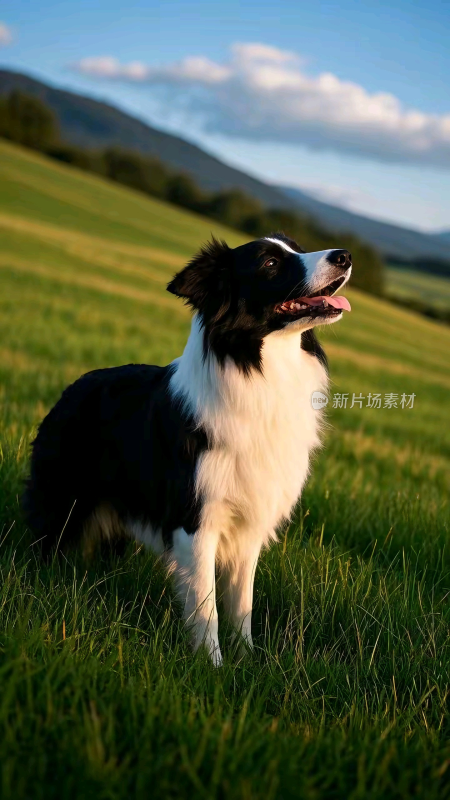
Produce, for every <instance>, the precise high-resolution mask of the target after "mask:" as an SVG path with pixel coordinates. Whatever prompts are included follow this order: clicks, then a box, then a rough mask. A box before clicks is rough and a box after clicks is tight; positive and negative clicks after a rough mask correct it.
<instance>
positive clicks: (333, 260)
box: [327, 250, 352, 269]
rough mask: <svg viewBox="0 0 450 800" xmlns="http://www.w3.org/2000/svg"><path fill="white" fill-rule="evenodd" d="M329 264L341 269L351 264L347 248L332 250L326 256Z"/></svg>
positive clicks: (350, 256) (350, 255)
mask: <svg viewBox="0 0 450 800" xmlns="http://www.w3.org/2000/svg"><path fill="white" fill-rule="evenodd" d="M327 261H328V263H329V264H333V266H335V267H341V268H342V269H349V267H351V265H352V254H351V253H349V252H348V250H332V251H331V253H329V254H328V256H327Z"/></svg>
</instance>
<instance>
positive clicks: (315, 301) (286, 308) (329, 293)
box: [275, 276, 352, 318]
mask: <svg viewBox="0 0 450 800" xmlns="http://www.w3.org/2000/svg"><path fill="white" fill-rule="evenodd" d="M344 282H345V277H344V276H342V277H341V278H338V279H337V280H336V281H333V283H329V284H328V286H325V287H324V288H323V289H320V294H319V292H317V293H316V294H314V295H311V296H310V297H296V298H294V299H293V300H285V301H284V302H283V303H278V304H277V305H276V306H275V311H276V312H277V314H286V315H288V316H290V317H297V318H300V317H334V316H337V315H338V314H341V313H342V311H351V310H352V307H351V305H350V303H349V302H348V300H347V298H346V297H343V296H342V295H341V296H339V295H338V296H336V295H335V292H337V291H338V289H339V288H340V287H341V286H342V284H343V283H344Z"/></svg>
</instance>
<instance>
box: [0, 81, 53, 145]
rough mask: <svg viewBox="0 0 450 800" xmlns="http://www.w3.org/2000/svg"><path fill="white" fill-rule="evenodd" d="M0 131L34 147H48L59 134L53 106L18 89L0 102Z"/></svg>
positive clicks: (0, 133) (13, 139)
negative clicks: (49, 106) (50, 106)
mask: <svg viewBox="0 0 450 800" xmlns="http://www.w3.org/2000/svg"><path fill="white" fill-rule="evenodd" d="M0 135H1V136H4V137H5V138H6V139H11V140H12V141H13V142H18V143H19V144H22V145H24V146H25V147H31V148H33V150H46V148H47V147H49V146H50V145H51V144H52V143H54V142H56V141H58V138H59V134H58V125H57V122H56V118H55V115H54V114H53V112H52V111H51V109H50V108H48V107H47V106H46V105H44V103H42V102H41V101H40V100H39V99H38V98H37V97H32V96H31V95H28V94H25V93H24V92H21V91H19V90H16V89H15V90H14V91H12V92H11V93H10V94H9V95H8V96H7V97H6V98H5V99H4V100H3V101H2V103H1V105H0Z"/></svg>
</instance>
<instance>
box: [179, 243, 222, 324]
mask: <svg viewBox="0 0 450 800" xmlns="http://www.w3.org/2000/svg"><path fill="white" fill-rule="evenodd" d="M232 260H233V256H232V250H231V248H230V247H228V245H227V243H226V242H223V241H218V239H216V238H215V237H214V236H213V237H212V239H211V241H210V242H208V243H207V244H206V245H204V246H203V247H202V248H201V250H200V252H199V253H197V255H195V256H194V257H193V258H192V259H191V261H190V262H189V264H188V265H187V266H186V267H185V268H184V269H182V270H181V272H178V273H177V274H176V275H175V277H174V278H173V279H172V280H171V281H170V283H169V284H168V286H167V291H168V292H171V293H172V294H176V295H177V296H178V297H183V298H184V299H185V300H187V302H188V303H189V305H191V306H193V308H195V309H197V310H201V309H203V308H204V307H205V305H208V306H211V304H213V305H217V306H218V307H220V306H221V305H223V304H224V302H226V299H227V297H228V296H229V291H230V275H231V266H232Z"/></svg>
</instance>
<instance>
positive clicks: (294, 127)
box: [74, 43, 450, 168]
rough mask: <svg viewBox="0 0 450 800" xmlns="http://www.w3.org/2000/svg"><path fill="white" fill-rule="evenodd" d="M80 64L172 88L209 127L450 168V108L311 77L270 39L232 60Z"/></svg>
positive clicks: (237, 51) (91, 71)
mask: <svg viewBox="0 0 450 800" xmlns="http://www.w3.org/2000/svg"><path fill="white" fill-rule="evenodd" d="M74 68H75V69H76V70H77V71H79V72H81V73H83V74H85V75H90V76H93V77H97V78H107V79H110V80H125V81H131V82H141V83H145V84H149V85H154V86H158V85H159V86H162V87H167V88H169V87H170V89H171V95H172V96H171V102H176V100H177V99H178V100H179V101H180V103H182V106H183V108H184V109H185V110H186V109H187V110H188V111H189V113H190V115H191V116H192V117H194V118H195V119H196V120H197V119H198V120H199V121H201V124H202V125H203V127H204V129H205V131H207V132H214V133H217V132H220V133H222V134H227V135H229V136H237V137H241V138H247V139H251V140H259V141H278V142H284V143H291V144H292V143H294V144H295V143H297V144H306V145H308V146H310V147H312V148H315V149H322V150H323V149H328V150H334V151H338V152H347V153H352V154H357V155H361V156H365V157H369V158H375V159H378V160H381V161H388V162H389V161H390V162H400V163H401V162H410V163H422V164H429V165H438V166H442V167H445V168H450V114H445V115H439V114H425V113H423V112H421V111H419V110H416V109H408V108H405V107H404V106H403V105H402V103H401V102H400V101H399V100H398V98H396V97H395V96H394V95H392V94H389V93H387V92H377V93H373V94H370V93H369V92H367V91H366V90H365V89H364V88H363V87H362V86H359V85H358V84H356V83H351V82H349V81H342V80H340V79H339V78H338V77H336V76H335V75H333V74H331V73H322V74H321V75H318V76H311V75H308V74H307V73H306V72H305V70H304V66H303V63H302V61H301V60H300V59H299V57H298V56H296V55H295V54H294V53H291V52H287V51H284V50H278V49H277V48H275V47H270V46H268V45H264V44H258V43H243V44H235V45H234V46H233V47H232V48H231V56H230V59H229V61H228V62H227V63H225V64H219V63H217V62H214V61H211V60H210V59H208V58H204V57H202V56H195V57H194V56H190V57H188V58H186V59H184V60H182V61H179V62H175V63H172V64H169V65H165V66H161V67H153V66H148V65H145V64H143V63H142V62H132V63H129V64H120V63H119V62H118V61H117V60H116V59H114V58H111V57H108V56H107V57H100V58H86V59H83V60H82V61H81V62H79V63H78V64H76V65H75V67H74Z"/></svg>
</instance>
